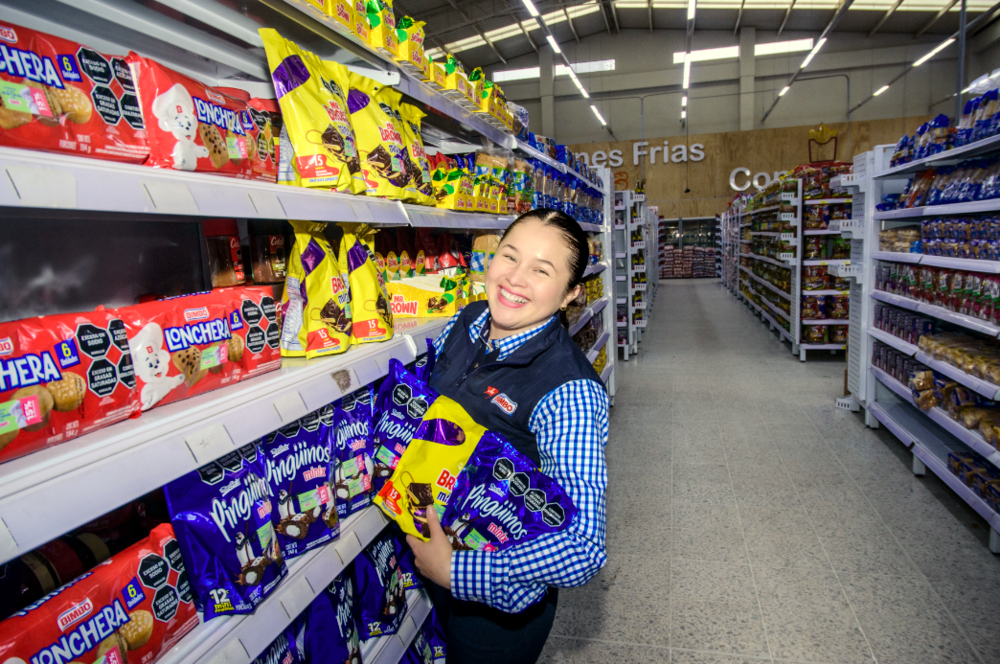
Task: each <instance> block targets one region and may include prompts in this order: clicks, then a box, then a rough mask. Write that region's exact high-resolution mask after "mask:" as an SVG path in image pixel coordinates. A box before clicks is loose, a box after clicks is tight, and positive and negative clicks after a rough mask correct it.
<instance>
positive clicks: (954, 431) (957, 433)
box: [872, 366, 1000, 468]
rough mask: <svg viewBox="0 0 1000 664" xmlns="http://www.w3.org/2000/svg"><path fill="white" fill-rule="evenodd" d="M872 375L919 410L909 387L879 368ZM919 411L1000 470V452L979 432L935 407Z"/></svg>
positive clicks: (873, 370)
mask: <svg viewBox="0 0 1000 664" xmlns="http://www.w3.org/2000/svg"><path fill="white" fill-rule="evenodd" d="M872 374H874V376H875V377H876V378H877V379H878V380H879V382H880V383H882V384H883V385H885V386H886V387H888V388H889V389H890V390H892V391H893V392H895V393H896V395H897V396H899V397H900V398H901V399H903V400H904V401H906V402H907V403H909V404H910V405H912V406H913V407H914V408H917V404H916V403H914V401H913V393H912V391H911V390H910V388H909V387H908V386H906V385H904V384H903V383H901V382H899V381H898V380H896V379H895V378H893V377H892V376H890V375H889V374H888V373H886V372H885V371H882V370H881V369H879V368H878V367H874V366H873V367H872ZM917 410H919V411H920V412H922V413H923V414H924V415H926V416H927V417H929V418H930V419H931V420H932V421H934V422H935V423H936V424H937V425H938V426H940V427H941V428H942V429H944V430H945V431H947V432H948V433H950V434H951V435H952V436H954V437H955V438H957V439H958V440H959V441H961V442H963V443H965V444H966V445H968V446H969V447H971V448H972V449H974V450H975V451H976V452H978V453H979V454H981V455H983V457H984V458H985V459H986V460H987V461H989V462H990V463H992V464H993V465H994V466H997V467H998V468H1000V452H998V451H997V449H996V448H995V447H993V446H992V445H990V444H989V443H987V442H986V439H984V438H983V437H982V435H980V433H979V431H978V430H974V429H966V428H965V427H964V426H962V425H961V423H959V422H958V421H957V420H954V419H952V418H951V416H950V415H948V413H947V412H945V410H944V409H943V408H938V407H934V408H930V409H928V410H921V409H919V408H917Z"/></svg>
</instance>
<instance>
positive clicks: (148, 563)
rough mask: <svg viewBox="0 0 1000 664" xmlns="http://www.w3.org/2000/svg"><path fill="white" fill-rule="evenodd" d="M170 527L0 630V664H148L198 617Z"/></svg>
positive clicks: (28, 609) (155, 531)
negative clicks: (25, 663)
mask: <svg viewBox="0 0 1000 664" xmlns="http://www.w3.org/2000/svg"><path fill="white" fill-rule="evenodd" d="M184 563H185V559H184V558H182V556H181V551H180V548H179V547H178V542H177V539H175V537H174V531H173V529H172V528H171V527H170V524H162V525H159V526H157V527H156V528H154V529H153V531H152V532H150V533H149V536H148V537H146V538H145V539H143V540H142V541H141V542H139V543H137V544H135V545H133V546H131V547H129V548H127V549H125V550H124V551H121V552H120V553H117V554H115V555H114V556H112V557H111V558H110V559H108V560H106V561H105V562H103V563H101V564H100V565H98V566H97V567H95V568H94V569H93V570H91V571H89V572H85V573H84V574H82V575H80V576H78V577H77V578H76V579H74V580H73V581H70V582H69V583H67V584H66V585H64V586H62V587H61V588H59V589H57V590H55V591H54V592H52V593H49V594H48V595H46V596H45V597H43V598H42V599H41V600H39V601H38V602H35V603H34V604H30V605H29V606H27V607H25V608H24V609H23V610H21V611H18V612H17V613H15V614H14V615H12V616H11V617H10V618H8V619H7V620H4V621H3V622H0V661H4V662H8V663H11V664H13V663H14V662H32V663H33V664H70V663H71V662H77V663H79V662H98V663H100V664H128V662H129V661H131V662H133V663H134V664H143V663H145V664H152V662H155V661H156V660H157V659H159V658H160V657H161V656H162V655H163V654H164V653H166V652H167V651H169V650H170V648H171V647H173V645H174V644H175V643H177V642H178V641H180V639H181V638H182V637H183V636H184V635H185V634H187V633H188V632H189V631H191V630H192V629H194V627H195V626H196V625H197V624H198V614H197V613H196V612H195V606H194V603H193V601H192V599H193V597H192V588H191V583H190V578H189V576H188V572H187V571H186V570H185V567H184Z"/></svg>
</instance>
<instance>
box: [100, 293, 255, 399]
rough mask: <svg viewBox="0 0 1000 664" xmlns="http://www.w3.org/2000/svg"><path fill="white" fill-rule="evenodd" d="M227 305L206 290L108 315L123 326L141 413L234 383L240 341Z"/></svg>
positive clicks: (222, 297)
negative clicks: (121, 321)
mask: <svg viewBox="0 0 1000 664" xmlns="http://www.w3.org/2000/svg"><path fill="white" fill-rule="evenodd" d="M231 301H232V298H231V297H230V296H229V295H228V294H227V292H226V291H212V292H208V293H194V294H192V295H181V296H179V297H172V298H166V299H164V300H159V301H156V302H145V303H143V304H136V305H133V306H131V307H122V308H121V309H115V310H113V311H112V313H113V314H115V315H117V316H120V317H121V319H122V320H123V321H124V323H125V331H126V334H127V335H128V346H129V349H130V351H131V353H132V362H133V364H134V366H135V377H136V389H137V390H138V392H139V398H140V401H141V402H142V409H143V410H149V409H150V408H152V407H154V406H164V405H166V404H168V403H173V402H175V401H180V400H181V399H188V398H190V397H193V396H196V395H199V394H204V393H205V392H210V391H212V390H215V389H218V388H220V387H224V386H226V385H231V384H233V383H235V382H237V381H238V380H239V379H240V376H241V374H242V371H243V369H242V361H243V358H244V355H245V353H244V352H243V348H244V347H245V344H246V341H245V339H244V338H243V337H240V336H239V335H237V337H238V338H234V337H233V334H232V331H231V325H230V321H231V315H232V314H233V312H231V308H230V302H231ZM236 317H238V315H237V316H236Z"/></svg>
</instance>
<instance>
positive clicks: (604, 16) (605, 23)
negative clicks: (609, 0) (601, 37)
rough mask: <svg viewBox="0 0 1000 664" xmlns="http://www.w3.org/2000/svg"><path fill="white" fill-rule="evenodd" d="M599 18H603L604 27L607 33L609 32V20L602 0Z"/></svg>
mask: <svg viewBox="0 0 1000 664" xmlns="http://www.w3.org/2000/svg"><path fill="white" fill-rule="evenodd" d="M601 18H603V19H604V27H606V28H607V29H608V34H609V35H610V34H611V21H609V20H608V14H607V12H605V11H604V0H601Z"/></svg>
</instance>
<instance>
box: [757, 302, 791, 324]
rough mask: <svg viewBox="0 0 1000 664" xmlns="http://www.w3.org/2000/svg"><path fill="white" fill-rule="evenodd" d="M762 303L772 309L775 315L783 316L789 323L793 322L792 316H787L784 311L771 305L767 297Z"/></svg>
mask: <svg viewBox="0 0 1000 664" xmlns="http://www.w3.org/2000/svg"><path fill="white" fill-rule="evenodd" d="M761 301H762V302H763V303H764V305H765V306H767V308H768V309H770V310H771V311H773V312H774V313H776V314H778V315H779V316H781V317H782V318H784V319H785V320H787V321H788V322H789V323H791V322H792V317H791V315H790V314H786V313H785V312H784V311H782V310H781V309H779V308H778V307H776V306H774V305H773V304H771V301H770V300H768V299H767V298H766V297H765V298H762V299H761Z"/></svg>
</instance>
